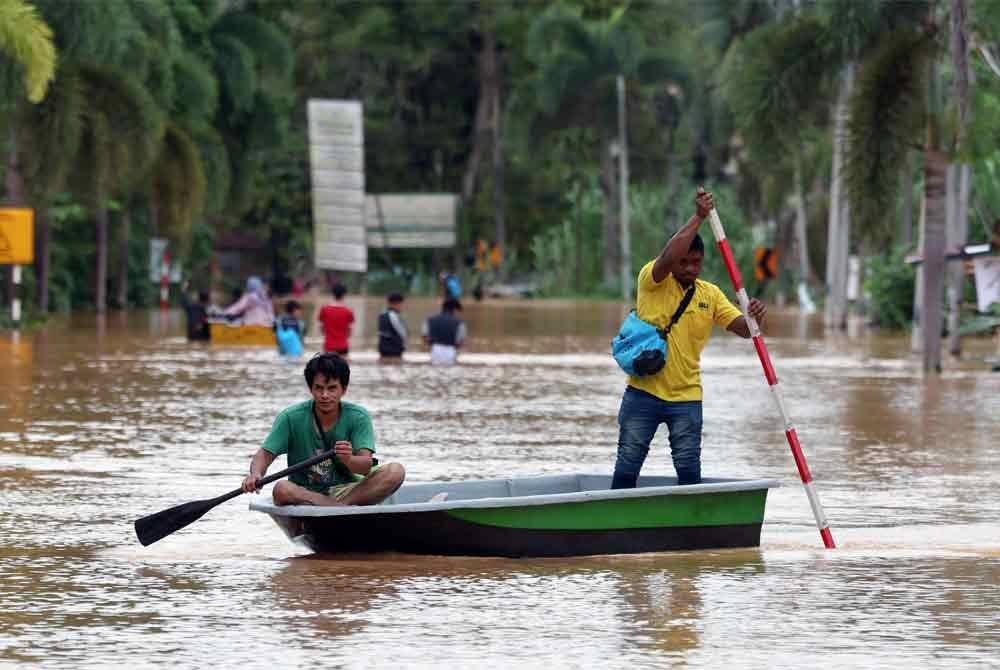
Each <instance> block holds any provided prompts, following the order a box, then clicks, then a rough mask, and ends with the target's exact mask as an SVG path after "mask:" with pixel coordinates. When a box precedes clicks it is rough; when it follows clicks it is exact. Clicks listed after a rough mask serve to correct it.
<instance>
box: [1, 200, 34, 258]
mask: <svg viewBox="0 0 1000 670" xmlns="http://www.w3.org/2000/svg"><path fill="white" fill-rule="evenodd" d="M34 234H35V210H33V209H28V208H25V207H0V265H28V264H29V263H33V262H34V261H35V235H34Z"/></svg>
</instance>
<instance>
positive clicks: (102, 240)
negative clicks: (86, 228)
mask: <svg viewBox="0 0 1000 670" xmlns="http://www.w3.org/2000/svg"><path fill="white" fill-rule="evenodd" d="M97 202H98V203H99V204H98V206H97V207H96V208H95V210H94V215H95V216H94V224H95V227H96V237H97V259H96V268H95V272H94V307H95V308H96V309H97V313H98V314H104V312H105V310H107V306H108V298H107V292H108V286H107V284H108V208H107V207H106V206H105V205H104V198H99V199H98V200H97Z"/></svg>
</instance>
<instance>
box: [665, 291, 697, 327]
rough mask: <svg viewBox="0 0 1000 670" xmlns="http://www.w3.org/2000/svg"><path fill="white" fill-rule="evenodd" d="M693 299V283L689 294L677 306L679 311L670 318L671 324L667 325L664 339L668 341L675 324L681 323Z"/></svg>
mask: <svg viewBox="0 0 1000 670" xmlns="http://www.w3.org/2000/svg"><path fill="white" fill-rule="evenodd" d="M693 297H694V283H693V282H692V284H691V287H690V288H689V289H688V290H687V292H686V293H685V294H684V297H683V298H682V299H681V304H680V305H678V306H677V311H676V312H674V315H673V316H672V317H670V323H669V324H667V327H666V328H664V329H663V339H667V335H669V334H670V329H671V328H673V327H674V324H676V323H677V322H678V321H680V318H681V316H682V315H683V314H684V310H686V309H687V306H688V305H690V304H691V298H693Z"/></svg>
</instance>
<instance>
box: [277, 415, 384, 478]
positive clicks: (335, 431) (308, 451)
mask: <svg viewBox="0 0 1000 670" xmlns="http://www.w3.org/2000/svg"><path fill="white" fill-rule="evenodd" d="M340 440H347V441H348V442H350V443H351V448H352V449H353V451H354V453H355V454H356V453H358V452H359V451H360V450H362V449H367V450H368V451H370V452H372V453H375V430H374V428H373V427H372V418H371V417H370V416H369V415H368V411H367V410H365V408H364V407H361V406H360V405H355V404H353V403H349V402H344V401H343V400H342V401H340V418H339V419H338V420H337V423H336V425H334V427H333V428H332V429H331V430H329V431H327V433H326V445H329V446H326V445H324V444H323V439H322V438H321V437H320V434H319V430H318V429H317V428H316V422H315V420H314V419H313V401H312V400H306V401H304V402H300V403H298V404H295V405H292V406H291V407H289V408H287V409H285V410H284V411H282V412H281V414H279V415H278V416H277V418H275V420H274V425H273V426H271V432H270V434H269V435H268V436H267V438H266V439H265V440H264V444H262V445H261V448H262V449H264V450H265V451H269V452H271V453H272V454H274V455H275V456H280V455H281V454H288V465H289V467H291V466H293V465H295V464H296V463H301V462H302V461H304V460H306V459H307V458H309V457H311V456H312V455H313V454H315V453H317V452H321V451H325V450H326V449H332V448H333V445H334V444H335V443H336V442H338V441H340ZM342 470H343V469H339V468H335V467H334V466H333V461H332V460H330V461H323V462H321V463H317V464H316V465H314V466H312V467H311V468H309V469H308V470H304V471H300V472H295V473H292V474H291V475H290V476H289V477H288V478H289V479H290V480H291V481H292V482H293V483H295V484H298V485H299V486H304V487H305V488H307V489H310V490H312V491H319V492H322V493H325V492H326V491H327V489H329V488H330V487H331V486H336V485H337V484H347V483H349V482H352V481H355V480H354V479H353V478H352V479H348V476H347V473H346V472H344V471H342Z"/></svg>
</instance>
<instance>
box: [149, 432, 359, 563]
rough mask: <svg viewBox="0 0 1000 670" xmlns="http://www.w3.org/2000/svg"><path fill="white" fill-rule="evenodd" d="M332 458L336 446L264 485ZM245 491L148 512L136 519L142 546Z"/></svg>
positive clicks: (262, 481)
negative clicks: (153, 512)
mask: <svg viewBox="0 0 1000 670" xmlns="http://www.w3.org/2000/svg"><path fill="white" fill-rule="evenodd" d="M331 458H336V455H335V454H334V450H333V449H330V450H329V451H323V452H320V453H318V454H316V455H315V456H313V457H312V458H307V459H306V460H304V461H302V462H301V463H296V464H295V465H293V466H292V467H290V468H285V469H284V470H282V471H281V472H275V473H274V474H273V475H268V476H267V477H262V478H261V480H260V486H264V485H265V484H270V483H271V482H273V481H277V480H279V479H281V478H282V477H284V476H286V475H290V474H292V473H293V472H299V471H300V470H305V469H306V468H308V467H311V466H313V465H316V464H317V463H321V462H323V461H326V460H329V459H331ZM338 462H339V461H338ZM242 493H246V491H244V490H243V489H242V488H239V489H235V490H233V491H230V492H229V493H225V494H223V495H221V496H219V497H218V498H210V499H208V500H195V501H193V502H188V503H184V504H182V505H177V506H175V507H171V508H170V509H165V510H163V511H162V512H156V513H155V514H150V515H149V516H144V517H142V518H141V519H138V520H136V522H135V534H136V536H137V537H138V538H139V542H140V543H141V544H142V546H144V547H148V546H149V545H151V544H153V543H154V542H156V541H157V540H162V539H163V538H165V537H166V536H167V535H170V534H171V533H173V532H175V531H178V530H180V529H181V528H183V527H184V526H187V525H188V524H192V523H194V522H195V521H197V520H198V519H200V518H201V517H202V516H204V515H205V513H206V512H207V511H208V510H210V509H212V508H213V507H215V506H216V505H220V504H222V503H224V502H226V501H227V500H230V499H232V498H235V497H236V496H238V495H240V494H242Z"/></svg>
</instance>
